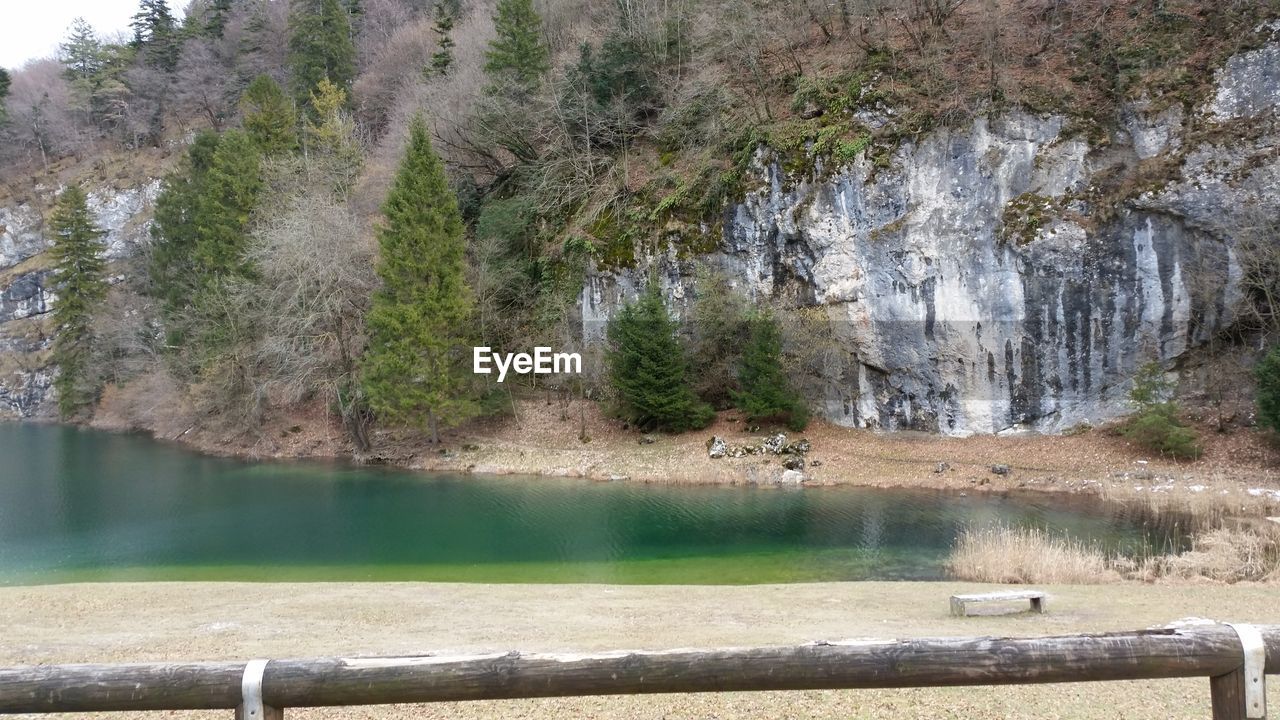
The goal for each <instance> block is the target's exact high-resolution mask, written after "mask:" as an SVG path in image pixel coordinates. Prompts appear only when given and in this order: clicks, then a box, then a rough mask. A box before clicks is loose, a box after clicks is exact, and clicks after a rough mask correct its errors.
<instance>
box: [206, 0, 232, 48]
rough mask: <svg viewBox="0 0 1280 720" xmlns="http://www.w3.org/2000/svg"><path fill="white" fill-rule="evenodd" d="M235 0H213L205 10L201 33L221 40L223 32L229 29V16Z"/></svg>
mask: <svg viewBox="0 0 1280 720" xmlns="http://www.w3.org/2000/svg"><path fill="white" fill-rule="evenodd" d="M233 2H234V0H212V1H211V2H210V3H209V6H208V8H207V9H206V10H205V16H204V27H203V28H202V29H201V33H202V34H203V35H204V36H205V37H207V38H212V39H214V40H221V39H222V33H223V31H225V30H226V29H227V17H228V16H229V15H230V14H231V5H232V3H233Z"/></svg>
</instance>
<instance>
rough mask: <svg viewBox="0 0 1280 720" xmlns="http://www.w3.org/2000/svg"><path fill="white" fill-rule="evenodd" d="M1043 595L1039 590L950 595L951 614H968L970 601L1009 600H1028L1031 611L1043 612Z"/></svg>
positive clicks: (962, 615) (959, 615) (961, 615)
mask: <svg viewBox="0 0 1280 720" xmlns="http://www.w3.org/2000/svg"><path fill="white" fill-rule="evenodd" d="M1045 597H1046V596H1045V593H1044V592H1043V591H1041V590H1006V591H1003V592H993V593H981V594H977V595H952V596H951V614H952V615H955V616H957V617H964V616H966V615H968V614H969V612H968V606H969V604H970V603H984V602H1008V601H1010V600H1030V601H1031V612H1035V613H1042V612H1044V604H1045V603H1044V601H1045Z"/></svg>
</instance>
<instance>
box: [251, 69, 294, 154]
mask: <svg viewBox="0 0 1280 720" xmlns="http://www.w3.org/2000/svg"><path fill="white" fill-rule="evenodd" d="M240 112H241V114H242V115H243V116H244V129H245V132H247V133H249V136H250V137H252V138H253V140H254V142H255V143H257V145H258V149H259V150H261V151H262V154H263V155H266V156H268V157H272V156H278V155H288V154H289V153H291V152H293V151H294V150H296V149H297V148H298V131H297V125H298V116H297V113H296V112H295V111H294V108H293V101H292V100H290V99H289V97H288V96H287V95H285V94H284V90H282V89H281V88H280V85H279V84H277V83H276V81H275V80H272V79H271V76H269V75H259V76H258V77H256V78H254V79H253V82H251V83H249V87H247V88H245V90H244V94H243V95H241V96H240Z"/></svg>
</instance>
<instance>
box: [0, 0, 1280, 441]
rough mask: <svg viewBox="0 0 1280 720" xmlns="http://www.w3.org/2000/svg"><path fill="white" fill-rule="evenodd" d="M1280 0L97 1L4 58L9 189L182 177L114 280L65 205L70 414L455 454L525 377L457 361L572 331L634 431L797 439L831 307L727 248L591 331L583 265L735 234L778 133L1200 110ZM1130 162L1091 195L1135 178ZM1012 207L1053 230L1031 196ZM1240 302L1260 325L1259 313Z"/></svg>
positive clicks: (810, 141)
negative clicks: (129, 8)
mask: <svg viewBox="0 0 1280 720" xmlns="http://www.w3.org/2000/svg"><path fill="white" fill-rule="evenodd" d="M1277 11H1278V6H1277V4H1276V2H1275V1H1274V0H1266V1H1258V0H1251V1H1247V0H1229V1H1227V2H1219V3H1214V4H1208V3H1202V2H1190V1H1187V0H1182V1H1179V0H1156V1H1155V2H1151V1H1150V0H1142V1H1138V0H1082V1H1079V2H1071V1H1068V0H908V1H902V2H899V1H896V0H839V1H838V2H828V1H826V0H776V1H773V2H769V1H766V0H536V1H535V0H496V2H490V1H488V0H434V1H433V0H290V1H288V2H286V1H285V0H193V2H191V3H190V4H189V5H188V6H187V7H186V8H185V9H184V11H183V12H182V13H181V14H180V15H178V14H175V12H174V10H173V9H172V8H170V7H169V6H168V5H167V4H166V2H165V0H141V2H140V4H139V8H138V12H137V14H136V15H135V16H134V20H133V24H132V32H131V34H129V35H127V36H121V37H103V36H102V35H101V34H100V33H99V32H98V31H96V30H95V29H94V28H93V27H91V26H89V25H88V24H86V23H84V22H83V21H78V22H77V23H75V24H73V25H72V27H70V28H69V29H68V31H67V35H66V38H65V41H64V42H63V44H62V45H61V47H60V51H59V53H58V56H57V57H55V58H47V59H39V60H33V61H31V62H29V63H27V64H26V65H24V66H23V67H21V68H17V69H14V70H12V71H9V72H5V73H4V74H3V75H0V96H2V97H3V117H2V120H0V122H2V125H0V133H3V145H0V167H2V168H3V169H2V170H0V173H2V175H3V177H4V178H5V185H6V191H7V192H9V193H11V194H21V193H23V192H25V191H26V190H25V189H26V188H29V187H32V186H34V185H36V184H38V183H40V182H42V181H47V180H49V179H52V178H61V177H65V176H66V175H67V173H68V171H69V169H76V168H80V169H83V168H89V169H90V172H91V173H97V174H99V175H101V176H103V177H107V176H111V175H112V174H113V173H114V174H116V175H117V176H119V175H125V176H128V175H131V174H137V173H140V172H141V173H148V172H151V173H162V174H163V178H164V179H163V183H162V186H161V191H160V194H159V197H158V199H157V201H156V206H155V217H154V221H153V224H152V227H151V235H152V238H153V239H152V243H151V245H150V247H149V248H148V251H147V252H146V253H144V255H143V256H140V257H136V258H130V259H128V260H125V261H122V262H123V264H124V265H125V266H126V267H120V268H114V269H113V268H109V267H107V265H106V263H105V262H104V261H103V260H102V259H101V258H100V257H99V256H98V253H97V251H96V246H95V242H94V241H95V238H96V237H97V235H98V234H99V230H98V229H97V228H95V227H94V226H93V223H92V221H91V218H89V217H88V216H87V213H86V209H85V207H86V206H85V196H84V191H83V189H81V188H79V187H77V186H76V184H75V183H74V182H73V183H71V184H69V185H68V187H67V189H66V190H65V191H63V192H62V193H61V195H60V197H59V199H58V203H57V206H56V207H54V208H52V209H51V212H50V220H49V228H50V230H51V231H52V233H53V235H54V237H55V238H56V242H55V247H54V251H53V255H54V260H55V262H56V270H55V278H56V282H57V286H58V287H59V288H60V290H59V302H58V305H57V307H56V310H55V313H56V314H55V322H56V326H57V333H56V341H55V345H54V348H53V353H54V359H55V362H56V363H57V365H58V366H59V368H60V373H59V376H58V379H57V388H58V400H59V407H60V411H61V413H62V414H63V416H64V417H66V418H69V419H76V418H84V417H87V416H88V415H91V414H92V412H93V409H94V407H95V406H96V404H98V403H99V402H102V401H103V399H104V397H106V396H110V397H111V398H112V401H113V402H114V403H115V404H116V405H117V406H118V407H124V408H127V409H128V412H129V413H130V414H132V415H134V416H136V417H137V418H139V423H140V424H142V425H145V424H146V423H145V419H146V417H147V416H148V415H152V414H155V413H160V412H164V408H166V407H169V406H172V405H173V404H175V403H177V402H181V403H192V404H193V405H194V406H195V407H197V408H198V410H199V415H200V417H201V418H202V422H205V423H208V424H210V425H215V426H218V427H222V428H226V429H230V430H233V431H236V432H244V433H251V432H253V431H254V430H255V428H258V427H260V426H261V424H262V423H263V422H264V419H265V418H266V417H268V416H270V415H273V414H275V415H284V416H288V415H289V414H290V413H301V412H305V411H311V412H314V411H316V409H317V408H318V409H319V412H322V413H326V414H329V415H331V416H332V417H333V418H335V419H336V421H337V422H340V423H341V425H342V427H343V428H344V429H345V431H346V432H347V433H348V435H349V437H350V439H351V442H352V444H353V446H354V447H355V448H357V449H358V450H360V451H365V450H368V449H369V448H370V447H371V445H372V444H373V439H372V438H373V436H372V435H371V428H373V427H375V426H382V427H413V428H418V429H420V430H422V431H424V432H427V433H428V434H429V437H430V438H431V440H432V441H433V442H439V440H440V431H441V429H442V428H448V427H452V426H456V425H458V424H459V423H462V422H464V421H466V420H468V419H470V418H473V417H477V416H485V415H494V414H501V413H504V412H508V409H509V407H510V406H511V402H512V401H511V399H510V388H509V387H500V386H498V385H497V384H496V383H495V382H494V381H493V379H492V378H487V377H479V376H475V375H473V374H472V373H471V372H470V361H471V356H472V354H471V348H472V347H473V346H481V345H483V346H487V347H491V348H494V349H495V351H500V352H515V351H520V350H523V349H527V348H532V347H534V346H538V345H542V346H549V347H552V348H555V349H556V350H557V351H564V352H570V351H573V352H580V353H582V354H583V357H584V358H586V361H585V362H584V370H585V372H584V373H583V374H582V375H565V376H563V377H556V378H551V379H550V380H537V381H534V380H529V381H528V382H539V383H543V384H544V385H546V389H548V390H549V391H552V390H553V391H554V392H556V393H560V394H561V395H563V396H564V397H566V398H579V399H581V400H582V401H586V399H590V400H591V401H603V402H605V403H606V404H608V405H609V406H610V407H611V408H613V409H614V411H615V412H616V413H617V415H618V416H619V417H621V418H622V419H624V420H625V421H626V422H628V423H629V424H632V425H634V426H635V427H637V428H641V429H644V430H654V429H657V430H666V431H682V430H688V429H693V428H699V427H702V426H705V425H706V424H707V423H708V422H710V420H711V418H712V417H713V413H714V412H715V411H716V410H721V409H725V408H729V407H737V408H738V409H739V410H741V411H742V412H743V413H744V415H745V416H747V417H748V418H751V419H753V420H777V421H778V422H780V423H783V424H786V425H787V426H789V427H792V428H795V429H799V428H803V427H804V426H805V424H806V422H807V420H808V416H809V414H810V410H809V406H810V405H811V404H812V400H813V395H814V391H813V389H812V386H813V378H815V377H816V376H817V375H819V374H820V373H821V371H822V369H823V368H826V367H828V366H829V365H830V364H831V363H833V362H839V360H838V358H837V357H836V356H838V354H839V352H838V350H839V348H838V347H837V345H838V341H837V340H836V339H835V338H832V337H830V336H829V335H827V334H826V333H827V332H828V331H827V330H826V329H825V326H824V323H823V322H822V321H821V320H820V319H817V318H816V316H815V315H814V308H813V307H812V303H810V302H807V301H806V300H805V299H804V298H796V297H785V296H780V297H775V298H772V299H770V300H769V301H767V302H766V301H764V300H763V299H760V298H754V297H750V296H748V295H746V294H744V293H742V292H741V291H740V290H739V289H737V288H735V287H734V284H733V282H732V279H731V278H727V277H724V276H722V275H718V274H716V273H715V272H714V271H712V270H710V269H708V270H706V271H705V272H704V273H702V275H700V277H699V279H698V285H699V288H700V290H699V293H698V295H697V297H696V298H694V299H693V301H692V311H691V312H690V313H689V316H688V317H686V318H684V319H683V320H684V321H683V322H677V320H676V319H675V318H673V317H672V316H671V314H670V313H669V312H668V309H667V308H666V307H665V306H664V304H663V298H662V297H661V296H660V294H659V292H658V288H659V283H658V282H657V279H656V278H653V279H652V280H653V281H652V282H650V283H649V284H648V288H647V289H646V290H645V291H643V292H640V293H639V294H638V296H637V297H636V298H635V300H634V302H632V303H631V304H629V305H627V306H626V307H625V308H624V309H623V310H622V311H621V312H619V313H618V314H617V315H616V316H615V317H613V318H612V319H611V321H610V322H609V326H608V329H607V332H606V333H605V335H606V342H605V343H590V342H588V341H587V338H585V337H584V333H583V329H582V321H581V317H580V315H579V314H577V311H576V310H575V304H576V303H577V301H578V298H579V294H580V292H581V290H582V283H583V277H584V274H585V273H587V272H588V271H590V270H593V269H598V268H623V267H634V266H636V264H637V262H638V256H639V255H643V254H652V253H663V252H666V253H670V254H672V255H673V256H675V257H691V256H695V255H697V254H699V253H705V252H707V251H709V250H711V249H714V248H715V247H716V245H717V244H718V243H719V242H720V240H721V237H720V235H719V233H720V230H719V225H720V223H721V218H722V217H723V215H724V213H725V211H726V208H727V207H728V206H729V205H730V204H731V203H732V202H734V201H736V200H738V199H740V198H741V197H742V196H743V195H744V193H745V192H746V191H747V190H748V189H749V188H748V185H749V183H750V182H751V178H750V177H749V174H750V170H749V169H750V166H751V163H752V161H753V158H754V157H755V156H756V154H757V152H758V151H759V149H760V148H761V147H768V148H770V149H771V150H772V151H773V152H776V153H777V154H778V155H779V156H780V157H781V158H783V161H784V165H785V167H786V168H787V170H788V171H789V172H791V173H794V174H796V175H805V174H821V173H822V172H824V168H828V167H831V166H833V165H838V164H839V163H842V162H848V161H850V160H852V159H853V158H855V157H866V158H868V160H869V161H870V163H871V164H872V166H873V168H881V169H887V168H889V166H890V164H891V162H892V159H891V158H892V154H893V152H894V150H895V149H896V148H897V147H899V146H900V145H901V144H902V143H904V142H909V141H911V140H913V139H915V138H919V137H921V136H922V135H923V134H925V133H927V132H930V131H932V130H935V129H937V128H946V127H954V126H959V125H961V124H963V123H966V122H969V121H971V120H972V119H973V118H975V117H980V116H984V115H994V114H997V113H1001V112H1006V111H1008V110H1010V109H1021V110H1026V111H1028V112H1032V113H1057V114H1062V115H1064V116H1066V117H1068V118H1069V122H1070V125H1071V132H1072V133H1074V134H1077V135H1078V136H1080V137H1083V138H1088V139H1089V140H1090V142H1100V138H1103V137H1105V135H1106V132H1107V131H1108V129H1109V128H1111V127H1112V126H1113V125H1114V124H1115V123H1116V121H1117V117H1118V116H1119V114H1120V113H1121V112H1122V108H1123V107H1124V106H1125V104H1126V103H1130V102H1133V101H1135V100H1137V99H1138V98H1142V99H1143V100H1144V101H1146V102H1149V103H1151V104H1154V105H1156V106H1167V107H1173V106H1185V107H1191V106H1193V105H1195V104H1196V103H1199V102H1202V101H1203V100H1204V98H1205V96H1206V94H1207V93H1208V92H1209V87H1210V81H1211V78H1212V74H1213V69H1214V68H1216V67H1218V66H1219V65H1220V64H1221V63H1222V62H1223V61H1224V60H1225V59H1226V58H1227V57H1229V56H1231V55H1233V54H1234V53H1237V52H1240V51H1242V50H1245V49H1248V48H1252V47H1256V46H1258V45H1259V44H1260V43H1261V42H1262V35H1261V34H1260V33H1259V31H1258V28H1259V26H1260V24H1261V23H1262V22H1263V21H1264V20H1267V19H1269V18H1271V17H1273V16H1274V15H1275V14H1276V13H1277ZM1143 172H1144V173H1147V174H1146V175H1139V174H1136V173H1129V174H1120V175H1117V176H1116V177H1115V178H1113V184H1112V185H1111V186H1108V187H1104V188H1100V189H1099V190H1098V194H1099V198H1100V199H1099V202H1102V203H1105V202H1117V203H1118V202H1120V201H1122V200H1124V199H1127V198H1130V197H1132V196H1133V194H1134V193H1136V192H1138V188H1139V186H1143V187H1145V185H1144V183H1149V181H1150V173H1151V172H1153V171H1152V169H1151V168H1149V167H1148V168H1143ZM1014 210H1015V211H1017V210H1018V208H1014ZM1021 212H1023V214H1024V215H1027V217H1020V218H1018V220H1019V221H1020V222H1021V223H1022V225H1021V227H1023V228H1024V229H1025V228H1026V227H1034V225H1035V223H1036V217H1035V213H1036V212H1038V211H1037V210H1036V209H1035V208H1023V209H1022V210H1021ZM1006 220H1009V218H1006ZM1008 225H1009V226H1012V225H1013V223H1012V221H1010V222H1009V223H1008ZM1269 263H1270V264H1269ZM1272 265H1274V259H1270V258H1269V259H1268V260H1267V262H1261V261H1259V263H1258V264H1257V265H1256V267H1254V268H1253V269H1252V270H1250V272H1251V274H1250V275H1249V276H1248V277H1247V278H1246V282H1247V284H1248V286H1249V291H1250V293H1251V297H1263V298H1264V299H1269V298H1270V293H1271V290H1272V289H1273V288H1274V286H1275V285H1276V277H1278V276H1280V274H1278V273H1274V272H1273V270H1274V269H1275V268H1274V267H1272ZM1252 307H1254V308H1255V309H1256V310H1257V317H1256V318H1255V319H1254V320H1253V321H1251V322H1253V327H1255V328H1261V329H1263V330H1264V331H1265V330H1267V329H1268V328H1270V325H1271V323H1273V322H1274V318H1273V317H1272V316H1271V313H1270V307H1271V306H1270V303H1269V302H1257V303H1254V304H1253V305H1252ZM1151 382H1153V383H1156V385H1159V381H1158V380H1155V379H1153V380H1152V381H1151ZM1148 389H1149V388H1148ZM1165 394H1167V393H1165V392H1164V390H1163V389H1162V390H1161V393H1160V396H1159V397H1158V398H1156V399H1154V400H1150V401H1149V402H1145V404H1143V402H1139V403H1138V404H1139V405H1140V408H1139V409H1150V408H1154V410H1152V413H1155V414H1154V415H1150V417H1149V418H1148V419H1149V421H1150V423H1149V424H1151V425H1152V426H1154V431H1152V429H1151V427H1146V428H1145V429H1143V432H1154V433H1155V434H1154V435H1153V436H1152V439H1151V440H1150V442H1152V443H1153V444H1155V445H1157V446H1159V445H1161V444H1163V443H1169V442H1173V443H1174V444H1175V445H1179V441H1178V440H1177V438H1176V437H1175V438H1174V440H1170V436H1171V434H1172V435H1173V436H1177V435H1178V433H1177V420H1176V419H1175V417H1174V416H1175V415H1176V412H1174V410H1172V409H1170V408H1169V407H1168V406H1167V404H1166V403H1165V402H1164V401H1165V400H1166V399H1167V398H1165V397H1164V396H1165ZM304 409H305V410H304ZM1144 411H1145V410H1144ZM584 433H585V430H584ZM584 439H585V438H584ZM1184 439H1185V438H1184ZM1170 447H1173V446H1170ZM1184 450H1185V452H1187V453H1188V454H1190V453H1191V452H1192V451H1191V450H1189V449H1185V448H1184ZM1174 452H1175V453H1176V452H1181V451H1179V450H1176V449H1175V450H1174Z"/></svg>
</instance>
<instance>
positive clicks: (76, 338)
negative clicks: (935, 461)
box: [49, 185, 107, 418]
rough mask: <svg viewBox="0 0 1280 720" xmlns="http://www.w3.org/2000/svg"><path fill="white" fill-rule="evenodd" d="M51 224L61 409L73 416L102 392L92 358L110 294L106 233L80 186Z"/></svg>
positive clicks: (61, 202) (70, 191)
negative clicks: (100, 313) (97, 318)
mask: <svg viewBox="0 0 1280 720" xmlns="http://www.w3.org/2000/svg"><path fill="white" fill-rule="evenodd" d="M49 228H50V230H51V231H52V233H53V249H52V251H51V252H52V255H53V260H54V269H53V282H54V286H55V287H56V288H57V293H58V301H57V304H55V305H54V309H53V319H54V322H55V323H56V325H57V335H56V336H55V337H54V341H53V361H54V363H56V364H57V366H58V377H57V379H56V380H55V381H54V386H55V387H56V388H57V391H58V410H59V411H60V412H61V413H62V416H63V417H64V418H69V417H72V416H74V415H75V414H76V413H77V412H79V411H80V410H82V409H83V408H84V407H85V406H86V405H89V404H90V403H92V402H93V401H94V400H95V397H96V395H97V389H96V387H95V383H94V381H93V378H92V377H91V375H90V362H89V358H90V352H91V350H92V345H93V327H92V325H91V322H92V319H93V312H94V310H96V309H97V308H98V307H99V306H100V304H101V303H102V300H103V299H104V298H105V297H106V294H107V282H106V278H105V277H104V272H105V269H106V263H105V261H104V260H103V259H102V256H101V254H100V252H101V250H102V245H101V244H100V243H99V242H98V238H99V237H101V236H102V234H103V233H102V231H101V230H100V229H98V227H97V226H96V225H95V224H94V222H93V218H92V217H91V216H90V215H89V207H88V202H87V198H86V197H85V194H84V191H83V190H81V189H80V188H79V187H77V186H75V185H71V186H69V187H68V188H67V189H66V190H64V191H62V195H61V196H60V197H59V198H58V203H57V205H56V206H55V207H54V210H53V215H52V216H51V217H50V218H49Z"/></svg>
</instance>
